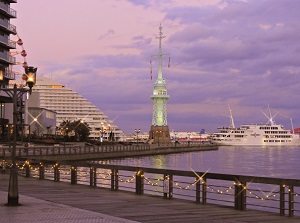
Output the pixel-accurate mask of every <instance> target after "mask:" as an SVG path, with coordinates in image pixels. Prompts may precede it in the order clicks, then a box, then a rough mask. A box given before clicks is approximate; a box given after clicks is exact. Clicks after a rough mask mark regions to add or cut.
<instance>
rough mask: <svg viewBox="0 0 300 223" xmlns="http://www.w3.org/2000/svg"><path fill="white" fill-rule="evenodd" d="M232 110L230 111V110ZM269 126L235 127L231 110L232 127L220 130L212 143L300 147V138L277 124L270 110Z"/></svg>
mask: <svg viewBox="0 0 300 223" xmlns="http://www.w3.org/2000/svg"><path fill="white" fill-rule="evenodd" d="M229 110H230V109H229ZM265 115H266V114H265ZM266 117H268V118H269V121H268V123H267V124H250V125H241V126H240V127H238V128H236V127H235V126H234V121H233V116H232V113H231V110H230V126H229V127H221V128H218V132H217V133H213V134H212V136H211V142H212V143H215V144H218V145H239V146H295V145H300V136H299V135H298V134H294V133H293V132H292V131H291V130H286V129H284V127H283V126H282V125H279V124H275V122H274V121H273V117H272V116H271V112H270V110H269V116H267V115H266Z"/></svg>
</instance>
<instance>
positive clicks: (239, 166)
mask: <svg viewBox="0 0 300 223" xmlns="http://www.w3.org/2000/svg"><path fill="white" fill-rule="evenodd" d="M109 163H110V164H117V165H129V166H141V167H152V168H159V169H177V170H191V169H193V170H195V171H200V172H205V171H207V170H208V169H210V172H214V173H224V174H241V175H255V176H269V177H278V178H292V179H300V173H299V172H298V169H299V167H300V148H299V147H233V146H221V147H219V150H216V151H203V152H189V153H179V154H170V155H159V156H147V157H135V158H124V159H118V160H110V161H109Z"/></svg>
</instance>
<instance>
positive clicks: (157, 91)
mask: <svg viewBox="0 0 300 223" xmlns="http://www.w3.org/2000/svg"><path fill="white" fill-rule="evenodd" d="M156 38H157V39H158V40H159V48H158V54H156V55H152V57H157V58H158V74H157V80H156V81H155V83H154V90H153V94H152V95H151V99H152V105H153V113H152V125H151V129H150V132H149V139H150V141H151V140H152V143H157V144H158V145H159V144H160V143H161V144H163V143H170V142H171V139H170V131H169V126H168V123H167V101H168V100H169V98H170V96H169V95H168V94H167V85H166V80H165V79H164V78H163V75H162V58H163V56H166V55H168V56H170V54H163V53H162V46H161V42H162V39H163V38H165V36H163V32H162V26H161V25H160V26H159V36H158V37H156ZM150 63H151V61H150ZM168 66H169V67H170V57H169V65H168ZM151 75H152V68H151ZM151 79H152V76H151Z"/></svg>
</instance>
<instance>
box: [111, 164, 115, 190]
mask: <svg viewBox="0 0 300 223" xmlns="http://www.w3.org/2000/svg"><path fill="white" fill-rule="evenodd" d="M110 171H111V174H110V190H112V191H114V190H115V174H116V173H115V170H114V169H111V170H110Z"/></svg>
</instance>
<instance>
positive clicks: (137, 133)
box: [134, 129, 141, 144]
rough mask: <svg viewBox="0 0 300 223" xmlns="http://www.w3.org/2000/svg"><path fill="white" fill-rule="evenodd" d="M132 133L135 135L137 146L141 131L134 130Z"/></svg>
mask: <svg viewBox="0 0 300 223" xmlns="http://www.w3.org/2000/svg"><path fill="white" fill-rule="evenodd" d="M134 131H135V133H136V143H137V144H138V142H139V133H140V132H141V129H135V130H134Z"/></svg>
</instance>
